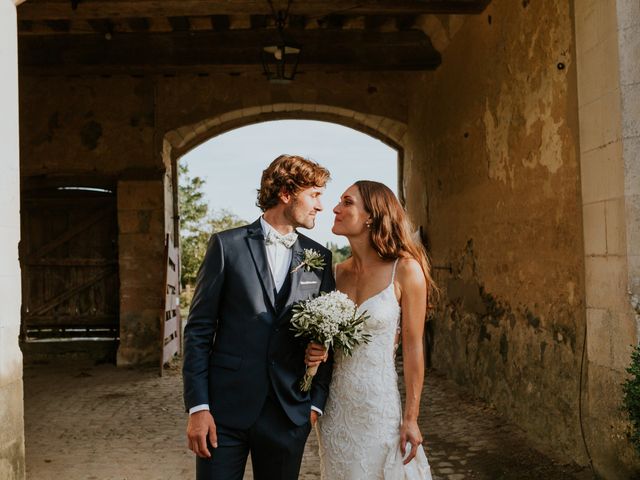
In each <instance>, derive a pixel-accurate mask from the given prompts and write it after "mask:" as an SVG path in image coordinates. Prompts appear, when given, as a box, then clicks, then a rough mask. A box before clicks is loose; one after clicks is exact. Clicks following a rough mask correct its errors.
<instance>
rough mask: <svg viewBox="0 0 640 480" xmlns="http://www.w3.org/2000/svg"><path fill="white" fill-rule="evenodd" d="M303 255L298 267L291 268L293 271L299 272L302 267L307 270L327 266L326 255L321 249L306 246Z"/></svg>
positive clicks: (320, 268)
mask: <svg viewBox="0 0 640 480" xmlns="http://www.w3.org/2000/svg"><path fill="white" fill-rule="evenodd" d="M301 256H302V258H301V259H300V263H299V264H298V266H297V267H296V268H294V269H293V270H291V273H293V272H297V271H298V270H300V269H301V268H304V269H305V270H306V271H307V272H310V271H311V270H322V269H323V268H324V266H325V263H324V257H323V256H322V254H321V253H320V252H319V251H317V250H314V249H313V248H305V249H304V250H303V251H302V254H301Z"/></svg>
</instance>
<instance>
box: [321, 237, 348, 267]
mask: <svg viewBox="0 0 640 480" xmlns="http://www.w3.org/2000/svg"><path fill="white" fill-rule="evenodd" d="M327 248H328V249H329V250H331V253H332V254H333V258H332V263H333V265H335V264H336V263H341V262H344V261H345V260H346V259H347V258H349V257H350V256H351V247H350V246H349V245H345V246H344V247H338V245H337V244H335V243H333V242H328V243H327Z"/></svg>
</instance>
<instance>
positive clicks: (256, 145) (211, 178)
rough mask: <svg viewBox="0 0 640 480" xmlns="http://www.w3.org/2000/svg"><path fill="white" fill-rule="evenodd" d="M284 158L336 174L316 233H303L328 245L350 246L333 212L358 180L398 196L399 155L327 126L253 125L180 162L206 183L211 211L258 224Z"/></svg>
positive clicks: (209, 143) (295, 122) (291, 122)
mask: <svg viewBox="0 0 640 480" xmlns="http://www.w3.org/2000/svg"><path fill="white" fill-rule="evenodd" d="M283 153H287V154H291V155H300V156H303V157H306V158H309V159H311V160H314V161H316V162H318V163H320V164H321V165H323V166H324V167H326V168H328V169H329V171H330V172H331V178H332V179H331V181H330V182H329V184H328V185H327V189H326V190H325V193H324V194H323V196H322V203H323V206H324V210H323V211H322V212H320V214H319V215H318V216H317V217H316V226H315V228H314V229H313V230H306V229H301V232H302V233H304V234H305V235H307V236H309V237H311V238H313V239H314V240H316V241H317V242H319V243H321V244H322V245H326V244H327V242H333V243H336V244H338V246H343V245H347V244H348V242H347V240H346V239H345V238H344V237H339V236H336V235H333V234H332V233H331V226H332V225H333V212H332V210H333V207H334V206H335V205H336V204H337V203H338V200H339V198H340V195H341V194H342V192H344V191H345V190H346V189H347V188H348V187H349V186H350V185H351V184H353V183H354V182H355V181H356V180H376V181H379V182H382V183H384V184H386V185H388V186H389V188H391V189H392V190H393V191H394V192H395V193H397V178H398V177H397V152H396V151H395V150H394V149H392V148H391V147H389V146H387V145H385V144H384V143H382V142H381V141H379V140H377V139H375V138H373V137H371V136H369V135H366V134H364V133H360V132H358V131H356V130H353V129H351V128H347V127H343V126H341V125H337V124H333V123H327V122H317V121H310V120H278V121H271V122H264V123H259V124H255V125H250V126H248V127H243V128H239V129H236V130H232V131H230V132H227V133H224V134H222V135H219V136H217V137H214V138H212V139H211V140H209V141H207V142H205V143H203V144H202V145H200V146H198V147H197V148H195V149H193V150H191V151H190V152H189V153H187V154H186V155H184V156H183V157H182V158H181V159H180V162H185V163H186V164H187V166H188V168H189V176H191V177H195V176H199V177H202V178H204V179H205V181H206V183H205V186H204V192H205V196H206V198H207V200H208V203H209V209H210V211H215V210H221V209H226V210H229V211H231V212H233V213H235V214H236V215H237V216H239V217H240V218H242V219H244V220H246V221H248V222H253V221H254V220H255V219H257V218H258V217H259V216H260V214H261V212H260V209H259V208H258V207H256V206H255V202H256V190H257V189H258V187H259V186H260V177H261V176H262V171H263V170H264V169H265V168H266V167H267V166H268V165H269V163H271V162H272V161H273V160H274V159H275V158H276V157H278V156H279V155H280V154H283Z"/></svg>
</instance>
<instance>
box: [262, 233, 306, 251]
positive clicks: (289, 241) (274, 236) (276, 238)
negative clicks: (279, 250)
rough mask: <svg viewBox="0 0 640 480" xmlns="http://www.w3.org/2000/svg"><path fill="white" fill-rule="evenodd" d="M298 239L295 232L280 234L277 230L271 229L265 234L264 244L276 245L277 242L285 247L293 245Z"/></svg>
mask: <svg viewBox="0 0 640 480" xmlns="http://www.w3.org/2000/svg"><path fill="white" fill-rule="evenodd" d="M297 239H298V234H297V233H296V232H291V233H287V234H286V235H281V234H279V233H278V232H274V231H273V230H271V231H270V232H269V233H268V234H267V238H266V239H265V241H264V243H265V244H266V245H276V244H278V243H280V244H282V245H284V246H285V247H286V248H291V247H293V244H294V243H296V240H297Z"/></svg>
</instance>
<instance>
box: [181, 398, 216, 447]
mask: <svg viewBox="0 0 640 480" xmlns="http://www.w3.org/2000/svg"><path fill="white" fill-rule="evenodd" d="M207 436H208V437H209V442H210V443H211V445H212V446H213V448H218V436H217V434H216V422H215V421H214V420H213V416H212V415H211V412H209V410H200V411H199V412H195V413H192V414H191V415H189V424H188V425H187V439H188V440H189V450H191V451H193V452H194V453H195V454H196V455H198V456H199V457H202V458H211V452H210V451H209V449H208V448H207Z"/></svg>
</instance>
